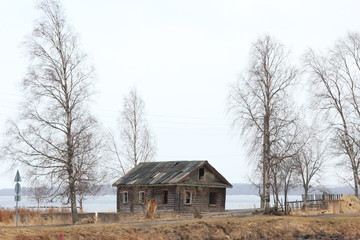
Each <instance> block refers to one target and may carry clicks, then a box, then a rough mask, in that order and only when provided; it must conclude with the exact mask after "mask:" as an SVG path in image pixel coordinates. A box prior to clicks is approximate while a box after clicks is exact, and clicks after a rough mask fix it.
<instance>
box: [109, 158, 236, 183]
mask: <svg viewBox="0 0 360 240" xmlns="http://www.w3.org/2000/svg"><path fill="white" fill-rule="evenodd" d="M204 166H206V167H207V168H208V169H209V170H210V171H211V172H212V173H214V174H215V175H216V176H217V177H218V178H219V179H220V180H221V183H219V185H222V187H232V185H231V184H230V183H229V182H228V181H227V180H226V179H225V178H224V177H223V176H222V175H221V174H220V173H219V172H218V171H216V169H215V168H214V167H212V166H211V165H210V164H209V163H208V161H171V162H143V163H140V164H139V165H137V166H136V167H134V168H133V169H131V170H130V171H129V172H128V173H127V174H125V175H124V176H123V177H122V178H120V179H119V180H117V181H116V182H115V183H114V184H113V186H117V185H160V184H163V185H176V184H182V183H183V182H184V181H185V179H186V178H187V177H189V176H191V175H193V174H194V173H196V172H197V171H198V170H199V168H202V167H204ZM203 185H207V184H206V183H204V184H203Z"/></svg>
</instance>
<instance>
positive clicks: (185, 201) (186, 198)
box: [184, 191, 192, 205]
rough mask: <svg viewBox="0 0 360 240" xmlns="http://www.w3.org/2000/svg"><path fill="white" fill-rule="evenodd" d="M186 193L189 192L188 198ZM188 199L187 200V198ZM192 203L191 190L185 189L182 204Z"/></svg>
mask: <svg viewBox="0 0 360 240" xmlns="http://www.w3.org/2000/svg"><path fill="white" fill-rule="evenodd" d="M188 193H189V194H190V196H189V198H188ZM188 199H189V202H187V200H188ZM191 204H192V191H185V198H184V205H191Z"/></svg>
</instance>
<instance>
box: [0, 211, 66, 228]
mask: <svg viewBox="0 0 360 240" xmlns="http://www.w3.org/2000/svg"><path fill="white" fill-rule="evenodd" d="M59 212H70V209H69V208H46V209H44V210H39V209H26V208H19V213H20V214H22V213H27V214H29V215H30V216H35V215H37V214H39V213H59ZM14 215H15V210H10V209H0V225H8V224H12V223H13V216H14Z"/></svg>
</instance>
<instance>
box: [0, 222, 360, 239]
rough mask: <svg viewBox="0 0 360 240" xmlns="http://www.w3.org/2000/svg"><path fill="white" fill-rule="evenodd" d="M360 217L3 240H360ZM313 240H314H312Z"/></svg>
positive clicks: (8, 233)
mask: <svg viewBox="0 0 360 240" xmlns="http://www.w3.org/2000/svg"><path fill="white" fill-rule="evenodd" d="M359 226H360V217H331V218H317V217H248V218H212V219H201V220H186V221H181V222H171V223H167V222H166V221H152V222H144V221H143V222H139V223H136V224H135V223H129V224H125V223H121V224H107V225H97V224H93V225H75V226H65V227H33V228H30V227H29V228H18V229H16V228H9V227H0V239H3V240H10V239H17V240H30V239H36V240H47V239H58V234H59V233H63V234H64V239H65V240H75V239H84V240H85V239H86V240H100V239H104V240H117V239H144V240H145V239H149V240H150V239H159V240H160V239H164V240H165V239H175V240H176V239H209V240H210V239H212V240H215V239H219V240H220V239H246V240H251V239H269V240H270V239H297V240H298V239H360V227H359ZM312 237H313V238H312ZM315 237H316V238H315Z"/></svg>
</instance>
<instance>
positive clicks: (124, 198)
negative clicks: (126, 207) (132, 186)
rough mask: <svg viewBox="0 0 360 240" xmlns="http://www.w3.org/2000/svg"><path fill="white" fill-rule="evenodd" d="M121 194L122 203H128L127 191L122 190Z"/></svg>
mask: <svg viewBox="0 0 360 240" xmlns="http://www.w3.org/2000/svg"><path fill="white" fill-rule="evenodd" d="M122 196H123V203H128V202H129V193H128V192H123V194H122Z"/></svg>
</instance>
